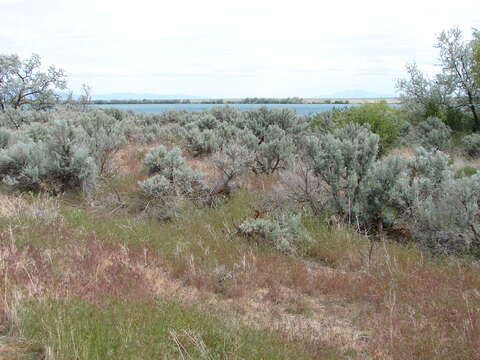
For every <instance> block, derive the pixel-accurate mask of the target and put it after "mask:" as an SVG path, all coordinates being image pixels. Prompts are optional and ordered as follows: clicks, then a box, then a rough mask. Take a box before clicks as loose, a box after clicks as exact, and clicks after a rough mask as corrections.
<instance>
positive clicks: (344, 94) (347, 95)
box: [318, 90, 395, 99]
mask: <svg viewBox="0 0 480 360" xmlns="http://www.w3.org/2000/svg"><path fill="white" fill-rule="evenodd" d="M390 97H395V95H394V94H380V93H375V92H372V91H365V90H344V91H338V92H335V93H332V94H326V95H322V96H318V98H327V99H328V98H333V99H365V98H375V99H377V98H390Z"/></svg>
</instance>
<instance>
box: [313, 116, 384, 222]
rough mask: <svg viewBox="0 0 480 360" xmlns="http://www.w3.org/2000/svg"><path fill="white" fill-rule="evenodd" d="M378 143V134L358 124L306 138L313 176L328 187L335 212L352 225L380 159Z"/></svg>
mask: <svg viewBox="0 0 480 360" xmlns="http://www.w3.org/2000/svg"><path fill="white" fill-rule="evenodd" d="M378 141H379V137H378V135H376V134H373V133H372V132H371V131H370V130H369V129H368V127H364V126H361V125H358V124H348V125H346V126H345V127H343V128H340V129H336V130H335V131H334V132H332V133H327V134H321V135H320V136H318V137H314V136H311V137H309V138H307V146H306V157H307V158H308V160H309V162H310V163H311V168H312V170H313V174H314V176H316V177H318V178H320V179H321V180H322V181H323V182H324V183H325V184H326V185H327V188H328V191H329V193H330V194H331V201H332V207H333V208H334V209H335V212H337V213H338V214H339V215H341V216H342V217H345V218H348V221H349V222H352V221H353V220H354V218H355V216H356V214H358V212H359V210H360V208H359V198H360V192H361V189H362V187H363V186H364V183H365V181H366V180H367V175H368V174H369V172H370V171H371V168H372V165H373V164H374V162H375V160H376V158H377V154H378Z"/></svg>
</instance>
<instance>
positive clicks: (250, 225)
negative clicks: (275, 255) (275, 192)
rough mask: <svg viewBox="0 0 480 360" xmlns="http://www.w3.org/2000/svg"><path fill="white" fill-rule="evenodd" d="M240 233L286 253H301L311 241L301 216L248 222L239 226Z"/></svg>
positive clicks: (289, 215)
mask: <svg viewBox="0 0 480 360" xmlns="http://www.w3.org/2000/svg"><path fill="white" fill-rule="evenodd" d="M239 232H240V234H242V235H245V236H249V237H252V238H254V239H255V240H257V241H259V242H265V243H267V244H270V245H272V246H273V247H274V248H275V249H277V250H279V251H282V252H285V253H296V252H299V251H301V250H302V249H304V248H305V246H306V245H308V243H309V242H310V241H311V237H310V234H309V233H308V231H307V230H306V229H305V227H304V226H303V224H302V219H301V216H300V215H294V214H283V215H279V216H276V217H274V218H272V219H262V218H259V219H253V220H247V221H245V222H243V223H242V224H241V225H240V226H239Z"/></svg>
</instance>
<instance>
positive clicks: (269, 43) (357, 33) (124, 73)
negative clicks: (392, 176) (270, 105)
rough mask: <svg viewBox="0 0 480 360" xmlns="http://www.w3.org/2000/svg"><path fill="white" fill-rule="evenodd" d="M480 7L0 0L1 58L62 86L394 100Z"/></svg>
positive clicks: (471, 22) (418, 0)
mask: <svg viewBox="0 0 480 360" xmlns="http://www.w3.org/2000/svg"><path fill="white" fill-rule="evenodd" d="M452 26H458V27H460V28H461V29H462V30H463V31H464V35H465V38H466V39H469V38H470V35H471V32H472V28H474V27H475V28H480V1H478V0H463V1H458V2H456V1H448V2H447V1H443V0H437V1H422V0H415V1H412V0H403V1H399V2H395V3H394V2H391V1H385V0H382V1H377V0H364V1H347V0H342V1H328V2H324V1H320V0H316V1H307V0H296V1H288V2H286V1H285V2H284V1H281V0H273V1H271V0H254V1H252V0H242V1H228V0H202V1H198V0H197V1H191V0H184V1H181V0H176V1H164V0H157V1H148V0H136V1H122V0H115V1H113V0H77V1H71V0H0V53H3V54H12V53H13V54H18V55H19V56H21V57H22V58H26V57H29V56H30V55H31V54H32V53H37V54H39V55H40V56H41V58H42V63H43V64H44V65H45V66H46V65H55V66H57V67H61V68H63V69H64V70H65V71H66V73H67V75H68V83H69V87H70V89H72V90H73V91H74V92H79V89H80V88H81V84H83V83H86V84H88V85H89V86H90V87H91V88H92V93H93V94H94V95H95V94H104V93H126V92H127V93H155V94H188V95H196V96H205V97H230V98H235V97H247V96H250V97H252V96H258V97H261V96H264V97H288V96H300V97H316V96H322V95H328V94H332V93H336V92H340V91H344V90H351V89H361V90H365V91H370V92H374V93H378V94H383V95H390V94H394V93H395V81H396V79H398V78H401V77H405V76H406V74H405V64H406V63H409V62H413V61H415V62H416V63H417V64H418V65H419V67H420V68H421V69H422V70H424V71H425V72H427V73H429V74H433V73H434V72H435V71H436V66H435V64H437V63H438V59H437V57H438V53H437V49H435V48H434V45H435V42H436V37H437V36H438V33H439V32H440V31H442V30H443V29H448V28H450V27H452Z"/></svg>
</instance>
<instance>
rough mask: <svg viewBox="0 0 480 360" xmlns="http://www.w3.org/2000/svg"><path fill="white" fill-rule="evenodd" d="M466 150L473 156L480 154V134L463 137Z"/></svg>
mask: <svg viewBox="0 0 480 360" xmlns="http://www.w3.org/2000/svg"><path fill="white" fill-rule="evenodd" d="M462 143H463V146H464V148H465V151H466V153H467V154H468V155H470V156H471V157H478V156H480V134H470V135H467V136H465V137H464V138H463V139H462Z"/></svg>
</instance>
